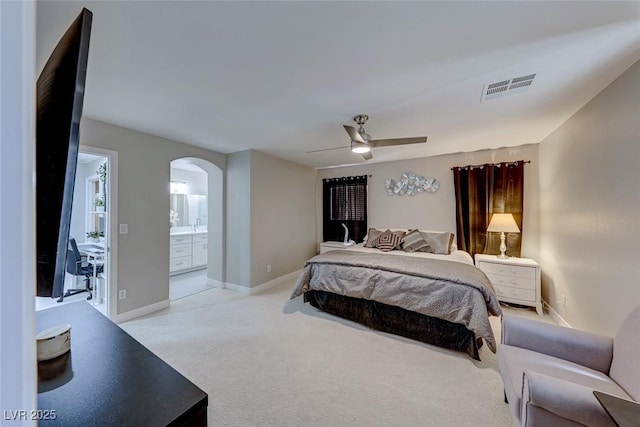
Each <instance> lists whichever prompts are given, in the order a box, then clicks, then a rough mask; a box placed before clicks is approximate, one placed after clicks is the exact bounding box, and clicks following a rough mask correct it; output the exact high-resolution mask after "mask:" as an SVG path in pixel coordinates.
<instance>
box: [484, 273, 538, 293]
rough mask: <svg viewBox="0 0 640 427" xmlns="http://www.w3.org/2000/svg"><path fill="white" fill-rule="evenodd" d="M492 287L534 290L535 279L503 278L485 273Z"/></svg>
mask: <svg viewBox="0 0 640 427" xmlns="http://www.w3.org/2000/svg"><path fill="white" fill-rule="evenodd" d="M486 274H487V277H488V278H489V280H490V281H491V284H492V285H502V286H509V287H512V288H520V289H529V290H531V291H535V290H536V281H535V278H527V277H515V276H503V275H500V274H491V273H486Z"/></svg>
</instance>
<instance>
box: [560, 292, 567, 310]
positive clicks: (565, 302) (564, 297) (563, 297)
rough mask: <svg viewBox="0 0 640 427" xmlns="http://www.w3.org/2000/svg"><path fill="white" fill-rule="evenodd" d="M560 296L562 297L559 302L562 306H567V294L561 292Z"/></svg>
mask: <svg viewBox="0 0 640 427" xmlns="http://www.w3.org/2000/svg"><path fill="white" fill-rule="evenodd" d="M561 298H562V299H561V300H560V303H561V304H562V308H564V309H566V308H567V296H566V295H564V294H563V295H562V297H561Z"/></svg>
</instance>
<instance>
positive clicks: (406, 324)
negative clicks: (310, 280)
mask: <svg viewBox="0 0 640 427" xmlns="http://www.w3.org/2000/svg"><path fill="white" fill-rule="evenodd" d="M304 301H305V302H308V303H310V304H311V305H312V306H314V307H316V308H318V309H320V310H322V311H325V312H327V313H330V314H333V315H336V316H339V317H342V318H344V319H348V320H353V321H355V322H358V323H361V324H363V325H365V326H368V327H370V328H372V329H377V330H379V331H382V332H388V333H391V334H395V335H400V336H403V337H406V338H411V339H414V340H417V341H421V342H424V343H427V344H432V345H437V346H440V347H444V348H448V349H450V350H458V351H462V352H465V353H467V354H468V355H469V356H471V357H472V358H474V359H476V360H480V356H479V354H478V348H479V347H480V346H481V345H482V340H481V339H477V340H476V337H475V334H474V333H473V332H471V331H470V330H468V329H467V328H466V327H465V326H464V325H460V324H457V323H452V322H449V321H447V320H442V319H438V318H435V317H430V316H425V315H423V314H420V313H416V312H414V311H409V310H405V309H403V308H400V307H395V306H392V305H387V304H383V303H380V302H377V301H370V300H366V299H360V298H352V297H347V296H343V295H338V294H332V293H330V292H323V291H307V292H305V294H304ZM478 342H479V344H478Z"/></svg>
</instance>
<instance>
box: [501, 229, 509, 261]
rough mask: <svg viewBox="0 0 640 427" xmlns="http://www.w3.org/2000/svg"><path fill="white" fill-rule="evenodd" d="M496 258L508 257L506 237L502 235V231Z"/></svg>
mask: <svg viewBox="0 0 640 427" xmlns="http://www.w3.org/2000/svg"><path fill="white" fill-rule="evenodd" d="M498 258H500V259H506V258H509V257H508V256H507V244H506V237H505V235H504V232H502V233H500V255H498Z"/></svg>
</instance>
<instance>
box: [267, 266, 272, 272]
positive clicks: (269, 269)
mask: <svg viewBox="0 0 640 427" xmlns="http://www.w3.org/2000/svg"><path fill="white" fill-rule="evenodd" d="M267 273H271V264H267Z"/></svg>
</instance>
